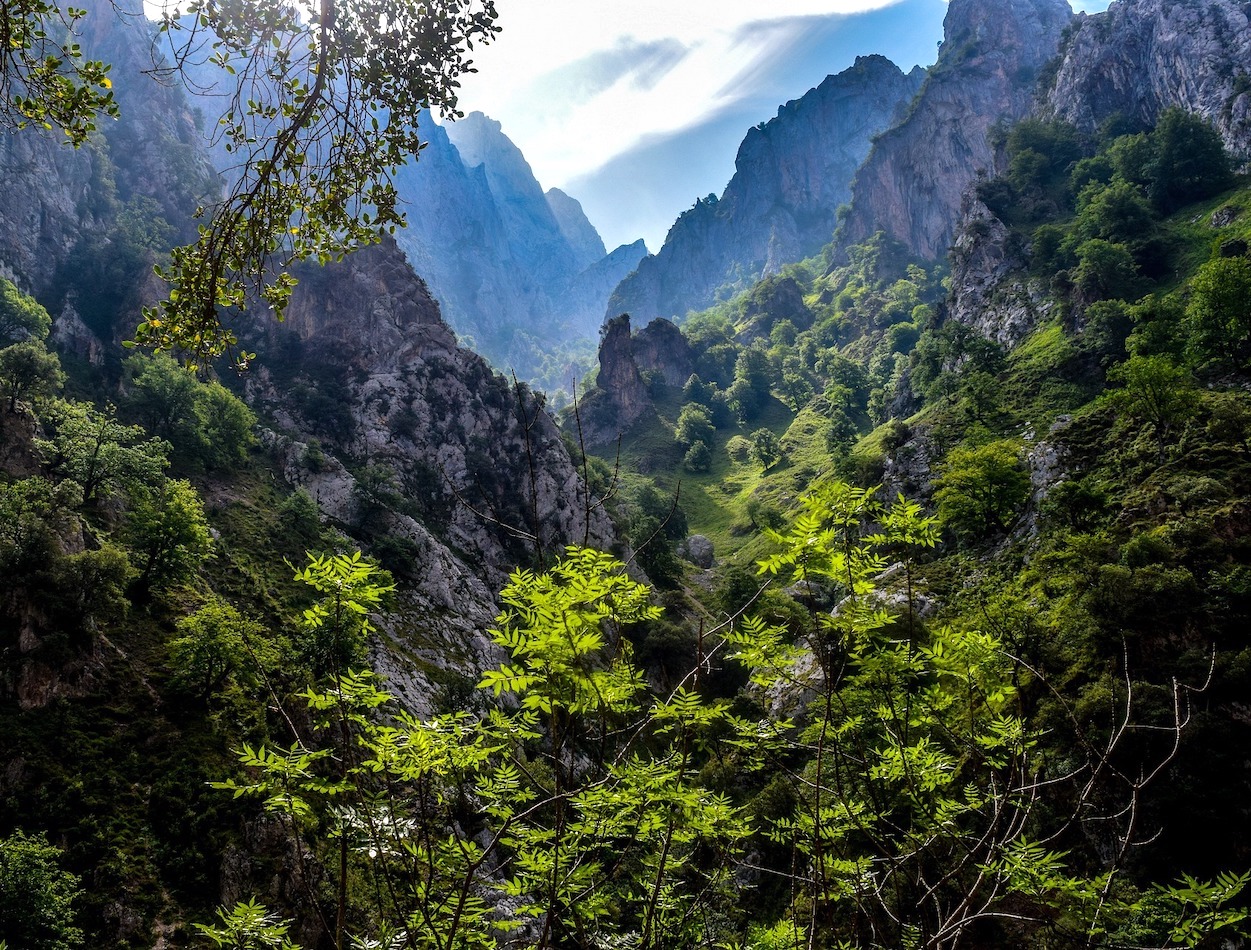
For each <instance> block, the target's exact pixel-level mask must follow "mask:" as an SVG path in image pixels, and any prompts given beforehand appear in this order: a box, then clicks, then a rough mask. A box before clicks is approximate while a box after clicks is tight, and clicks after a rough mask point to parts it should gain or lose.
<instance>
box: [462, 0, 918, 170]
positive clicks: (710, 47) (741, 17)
mask: <svg viewBox="0 0 1251 950" xmlns="http://www.w3.org/2000/svg"><path fill="white" fill-rule="evenodd" d="M895 2H898V0H773V2H772V3H770V4H769V6H768V10H767V18H768V21H769V28H763V29H758V30H757V29H751V28H750V25H751V24H753V23H758V22H761V21H763V20H764V19H765V17H763V16H762V13H764V12H765V11H764V10H762V6H761V4H760V3H759V2H758V0H751V2H748V0H716V2H713V0H686V2H684V3H682V4H674V3H673V2H672V0H664V2H661V0H629V2H626V0H589V2H588V0H504V2H501V3H500V4H499V9H500V21H499V22H500V25H501V27H502V28H503V32H502V33H501V35H500V36H499V38H498V39H497V40H496V41H495V42H494V43H493V44H491V45H490V46H486V47H482V48H480V49H478V50H476V51H475V52H476V55H475V59H476V63H477V65H478V66H479V68H480V70H481V71H480V72H479V73H478V74H476V75H473V76H469V77H466V79H465V81H464V86H463V89H462V92H461V97H460V104H461V108H462V109H465V110H473V109H477V110H480V111H482V112H485V113H487V114H488V115H490V116H492V117H493V118H495V119H498V120H500V121H501V122H502V123H503V128H504V132H505V134H507V135H508V136H509V137H510V138H511V139H512V140H513V141H514V142H516V144H517V145H518V146H519V147H520V148H521V150H522V151H523V152H524V153H525V155H526V158H527V159H529V161H530V163H531V165H532V166H533V168H534V170H535V173H536V176H537V177H538V178H539V180H540V181H541V182H542V183H543V185H544V186H545V187H547V186H551V185H562V184H564V183H565V182H568V181H569V180H570V179H572V178H574V177H577V176H578V175H581V174H585V173H587V172H590V171H593V170H594V169H596V168H598V167H600V166H601V165H603V164H604V163H605V162H607V161H608V160H609V159H611V158H612V157H613V156H615V155H618V154H621V153H622V152H625V151H627V150H629V149H630V148H632V147H634V146H636V145H638V144H639V142H640V141H642V140H643V139H644V137H645V136H649V135H650V136H655V135H665V134H669V133H673V132H676V131H678V130H681V129H685V128H689V127H690V126H692V125H695V124H696V123H698V122H700V121H702V120H705V119H707V118H709V117H710V116H713V115H715V114H717V113H718V112H720V111H722V110H723V109H725V108H728V107H729V106H730V105H732V104H733V103H734V102H735V101H737V100H738V99H739V98H741V97H742V96H743V95H746V94H748V93H749V91H750V90H749V89H748V88H747V87H746V86H745V85H743V84H741V83H736V82H735V77H737V76H740V75H743V74H745V73H747V72H748V71H750V70H752V69H753V67H754V66H756V65H757V64H759V63H760V62H761V61H762V60H763V59H765V58H766V57H768V56H769V55H770V54H771V53H773V52H774V51H775V50H776V49H777V48H778V45H779V44H780V43H784V42H785V41H786V38H787V37H786V32H785V30H779V29H778V28H776V23H777V21H780V20H785V19H788V18H794V17H804V16H818V15H819V16H830V15H831V14H840V13H841V14H851V13H859V12H865V11H869V10H874V9H880V8H882V7H887V6H891V5H893V4H894V3H895ZM762 26H763V23H762ZM632 60H636V61H637V62H633V61H632Z"/></svg>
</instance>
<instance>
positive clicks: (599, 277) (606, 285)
mask: <svg viewBox="0 0 1251 950" xmlns="http://www.w3.org/2000/svg"><path fill="white" fill-rule="evenodd" d="M548 194H549V195H550V194H551V192H548ZM646 256H647V245H646V244H644V243H643V239H642V238H640V239H639V240H637V241H635V242H634V243H633V244H623V245H621V247H619V248H617V249H616V250H615V251H613V252H612V253H611V254H609V255H607V256H606V257H602V258H600V259H599V260H598V261H596V262H595V263H593V264H592V265H591V266H590V267H588V268H586V270H584V271H582V273H580V274H578V276H577V277H575V278H574V279H573V280H572V281H571V282H570V284H569V287H568V289H567V290H566V291H565V293H564V295H563V296H562V303H563V309H562V312H563V313H564V315H565V317H566V319H567V320H568V322H569V326H570V327H571V329H572V330H573V331H574V332H576V333H579V334H581V335H583V336H585V337H586V338H587V339H595V337H596V336H597V335H598V333H599V329H600V327H601V326H603V323H604V301H605V300H607V299H608V298H609V297H611V296H612V292H613V290H614V289H616V287H617V285H618V284H619V283H621V282H622V281H623V280H625V278H626V277H627V276H629V274H630V272H631V271H633V270H634V269H635V268H636V267H638V266H639V261H641V260H642V259H643V258H644V257H646Z"/></svg>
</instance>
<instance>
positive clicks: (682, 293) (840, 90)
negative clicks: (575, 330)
mask: <svg viewBox="0 0 1251 950" xmlns="http://www.w3.org/2000/svg"><path fill="white" fill-rule="evenodd" d="M922 76H923V71H922V70H920V69H915V70H913V71H912V72H911V73H909V74H906V75H905V74H904V73H903V72H901V71H900V70H899V68H898V67H897V66H895V65H894V64H893V63H891V62H890V61H889V60H887V59H885V58H884V57H882V56H861V57H858V58H857V59H856V62H855V64H854V65H853V66H851V67H849V68H848V69H846V70H844V71H843V72H841V73H839V74H838V75H836V76H830V77H828V78H827V79H826V80H825V81H824V82H822V83H821V84H820V85H819V86H817V87H816V88H815V89H811V90H809V91H808V92H807V93H806V94H805V95H804V96H802V97H801V98H799V99H797V100H793V101H791V102H788V103H787V104H786V105H784V106H782V107H781V108H779V110H778V114H777V116H776V117H775V118H773V119H771V120H770V121H769V122H766V123H763V124H761V125H758V126H756V127H754V128H753V129H751V130H750V131H749V132H748V133H747V136H746V137H745V138H744V139H743V142H742V144H741V145H740V146H739V150H738V156H737V158H736V160H735V173H734V176H733V177H732V178H731V179H730V182H729V184H728V185H727V186H726V188H725V191H724V192H723V193H722V195H721V197H720V198H716V197H714V196H712V195H710V196H708V197H707V198H705V199H701V200H699V201H697V202H696V203H695V205H694V207H692V208H691V209H690V210H689V211H687V212H685V213H684V214H683V215H682V216H681V217H680V218H678V220H677V221H676V222H675V223H674V225H673V227H672V228H671V229H670V231H669V234H668V237H666V239H665V243H664V246H663V247H662V248H661V249H660V251H659V252H658V253H657V254H656V255H655V256H653V257H648V258H645V259H644V260H643V261H641V262H640V263H639V268H638V270H637V272H636V273H635V274H633V275H631V276H630V277H628V278H627V279H626V280H624V281H623V282H622V283H621V285H620V286H619V287H618V288H617V290H616V291H615V292H614V294H613V296H612V299H611V300H610V301H609V304H608V314H609V315H610V316H611V315H613V314H616V313H622V312H629V313H631V314H633V315H634V316H635V317H636V318H638V319H641V320H646V319H650V318H651V317H654V316H664V317H673V316H678V317H680V316H683V315H685V314H686V313H687V312H688V311H689V310H698V309H702V308H704V307H707V306H709V305H710V304H712V303H714V302H716V300H718V299H720V298H722V297H724V296H725V295H726V294H727V293H729V292H732V291H733V290H736V289H741V288H742V287H744V286H746V285H747V284H750V283H751V282H752V281H754V280H757V279H759V278H760V277H763V276H765V275H767V274H771V273H774V272H776V271H777V270H778V268H780V267H781V266H782V265H783V264H786V263H789V262H791V261H795V260H800V259H802V258H804V257H807V256H809V255H811V254H813V253H815V252H816V251H818V250H819V249H820V248H821V247H822V246H823V245H824V244H826V243H827V242H828V241H829V240H830V237H831V235H832V234H833V233H834V227H835V224H836V216H835V213H836V211H837V209H838V207H839V205H841V204H843V203H844V202H845V201H846V200H847V199H848V197H849V195H850V184H851V181H852V178H853V177H854V175H855V172H856V169H857V168H859V167H860V164H861V163H862V162H863V161H864V158H865V156H866V155H867V154H868V153H869V149H870V145H871V142H872V140H873V137H874V136H875V135H878V134H880V133H882V132H883V131H884V130H886V129H887V128H889V127H890V126H891V125H893V124H894V123H895V122H897V121H898V120H899V118H900V117H901V114H902V112H903V110H904V109H905V108H906V106H907V104H908V103H909V102H910V101H911V100H912V98H913V96H914V95H915V94H916V92H917V89H918V88H919V87H920V84H921V79H922Z"/></svg>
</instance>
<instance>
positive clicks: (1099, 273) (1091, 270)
mask: <svg viewBox="0 0 1251 950" xmlns="http://www.w3.org/2000/svg"><path fill="white" fill-rule="evenodd" d="M1074 253H1075V256H1076V259H1077V268H1076V269H1075V270H1074V272H1073V283H1074V284H1076V285H1077V287H1078V289H1080V290H1081V291H1082V293H1083V294H1085V295H1086V297H1087V299H1089V300H1101V299H1106V298H1108V297H1120V298H1129V297H1133V296H1134V291H1135V289H1136V288H1137V287H1138V265H1137V264H1135V263H1134V256H1133V254H1131V253H1130V252H1129V248H1127V247H1126V246H1125V245H1124V244H1116V243H1113V242H1110V241H1105V240H1103V239H1102V238H1091V239H1090V240H1089V241H1083V242H1082V243H1081V244H1080V245H1078V247H1077V249H1076V251H1075V252H1074Z"/></svg>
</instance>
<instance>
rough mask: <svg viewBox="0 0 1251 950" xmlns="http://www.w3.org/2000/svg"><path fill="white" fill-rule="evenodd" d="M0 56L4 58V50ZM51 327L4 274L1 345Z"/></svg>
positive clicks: (44, 332)
mask: <svg viewBox="0 0 1251 950" xmlns="http://www.w3.org/2000/svg"><path fill="white" fill-rule="evenodd" d="M3 6H4V10H5V11H7V10H8V9H9V5H8V4H4V5H3ZM7 15H8V14H7V12H5V13H0V25H2V24H3V22H4V17H6V16H7ZM0 59H3V55H2V54H0ZM0 92H3V90H0ZM0 108H2V106H0ZM50 329H52V317H50V316H49V315H48V311H47V310H45V309H44V308H43V307H42V306H40V305H39V303H38V302H37V301H35V300H34V299H33V298H31V297H28V296H26V294H24V293H22V292H21V291H20V290H18V289H17V287H16V286H15V285H14V283H13V282H12V281H11V280H8V279H7V278H4V277H0V346H7V345H8V344H10V343H20V342H22V341H24V340H42V339H44V338H45V337H46V336H47V335H48V331H49V330H50Z"/></svg>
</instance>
